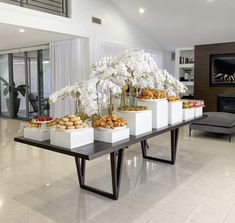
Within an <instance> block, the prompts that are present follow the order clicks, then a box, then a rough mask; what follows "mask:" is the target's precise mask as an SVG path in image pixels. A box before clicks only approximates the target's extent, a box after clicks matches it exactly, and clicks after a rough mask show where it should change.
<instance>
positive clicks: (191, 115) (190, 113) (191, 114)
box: [183, 108, 195, 121]
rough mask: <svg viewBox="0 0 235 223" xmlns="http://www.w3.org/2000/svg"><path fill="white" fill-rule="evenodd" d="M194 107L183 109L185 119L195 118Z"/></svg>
mask: <svg viewBox="0 0 235 223" xmlns="http://www.w3.org/2000/svg"><path fill="white" fill-rule="evenodd" d="M194 113H195V111H194V108H187V109H183V120H184V121H186V120H189V119H193V118H194Z"/></svg>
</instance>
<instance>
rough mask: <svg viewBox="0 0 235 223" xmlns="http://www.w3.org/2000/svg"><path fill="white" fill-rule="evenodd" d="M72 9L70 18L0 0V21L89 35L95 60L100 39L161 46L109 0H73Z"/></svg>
mask: <svg viewBox="0 0 235 223" xmlns="http://www.w3.org/2000/svg"><path fill="white" fill-rule="evenodd" d="M71 9H72V11H71V19H69V18H64V17H60V16H54V15H50V14H46V13H42V12H38V11H34V10H29V9H25V8H20V7H17V6H13V5H8V4H4V3H0V15H1V16H0V23H6V24H12V25H18V26H22V27H30V28H35V29H41V30H47V31H53V32H59V33H67V34H71V35H77V36H84V37H89V39H90V53H91V62H93V60H94V57H93V56H92V55H94V52H95V44H96V41H97V40H108V41H115V42H120V43H125V44H131V45H134V46H136V47H140V48H145V49H152V50H159V49H160V47H159V46H158V45H157V44H156V43H155V42H154V41H152V40H151V39H149V38H148V37H147V35H145V34H144V33H143V32H142V31H141V30H140V29H139V28H138V27H137V26H136V25H135V24H134V23H132V22H131V21H130V20H129V19H128V18H127V17H126V16H125V15H124V14H122V13H121V11H120V10H119V9H117V8H116V7H115V6H114V5H113V4H112V3H111V2H110V1H109V0H72V7H71ZM92 16H95V17H99V18H101V19H102V25H97V24H93V23H92V22H91V17H92Z"/></svg>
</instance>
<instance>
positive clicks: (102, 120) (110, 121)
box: [92, 114, 127, 129]
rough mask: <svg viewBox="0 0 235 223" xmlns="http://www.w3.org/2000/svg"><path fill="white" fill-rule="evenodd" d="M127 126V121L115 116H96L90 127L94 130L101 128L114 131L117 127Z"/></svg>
mask: <svg viewBox="0 0 235 223" xmlns="http://www.w3.org/2000/svg"><path fill="white" fill-rule="evenodd" d="M126 125H127V121H126V120H125V119H124V118H122V117H119V116H117V115H115V114H112V115H104V116H97V117H95V118H94V119H93V121H92V126H93V127H94V128H97V127H102V128H107V129H115V128H118V127H124V126H126Z"/></svg>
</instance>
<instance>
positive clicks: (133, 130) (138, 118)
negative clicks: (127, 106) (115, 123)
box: [116, 110, 152, 135]
mask: <svg viewBox="0 0 235 223" xmlns="http://www.w3.org/2000/svg"><path fill="white" fill-rule="evenodd" d="M116 113H117V115H119V116H121V117H123V118H124V119H126V120H127V121H128V125H127V127H128V128H129V129H130V135H140V134H144V133H146V132H151V131H152V111H151V110H144V111H117V112H116Z"/></svg>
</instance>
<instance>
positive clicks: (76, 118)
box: [69, 117, 80, 122]
mask: <svg viewBox="0 0 235 223" xmlns="http://www.w3.org/2000/svg"><path fill="white" fill-rule="evenodd" d="M69 121H70V122H76V121H80V117H74V118H70V120H69Z"/></svg>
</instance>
